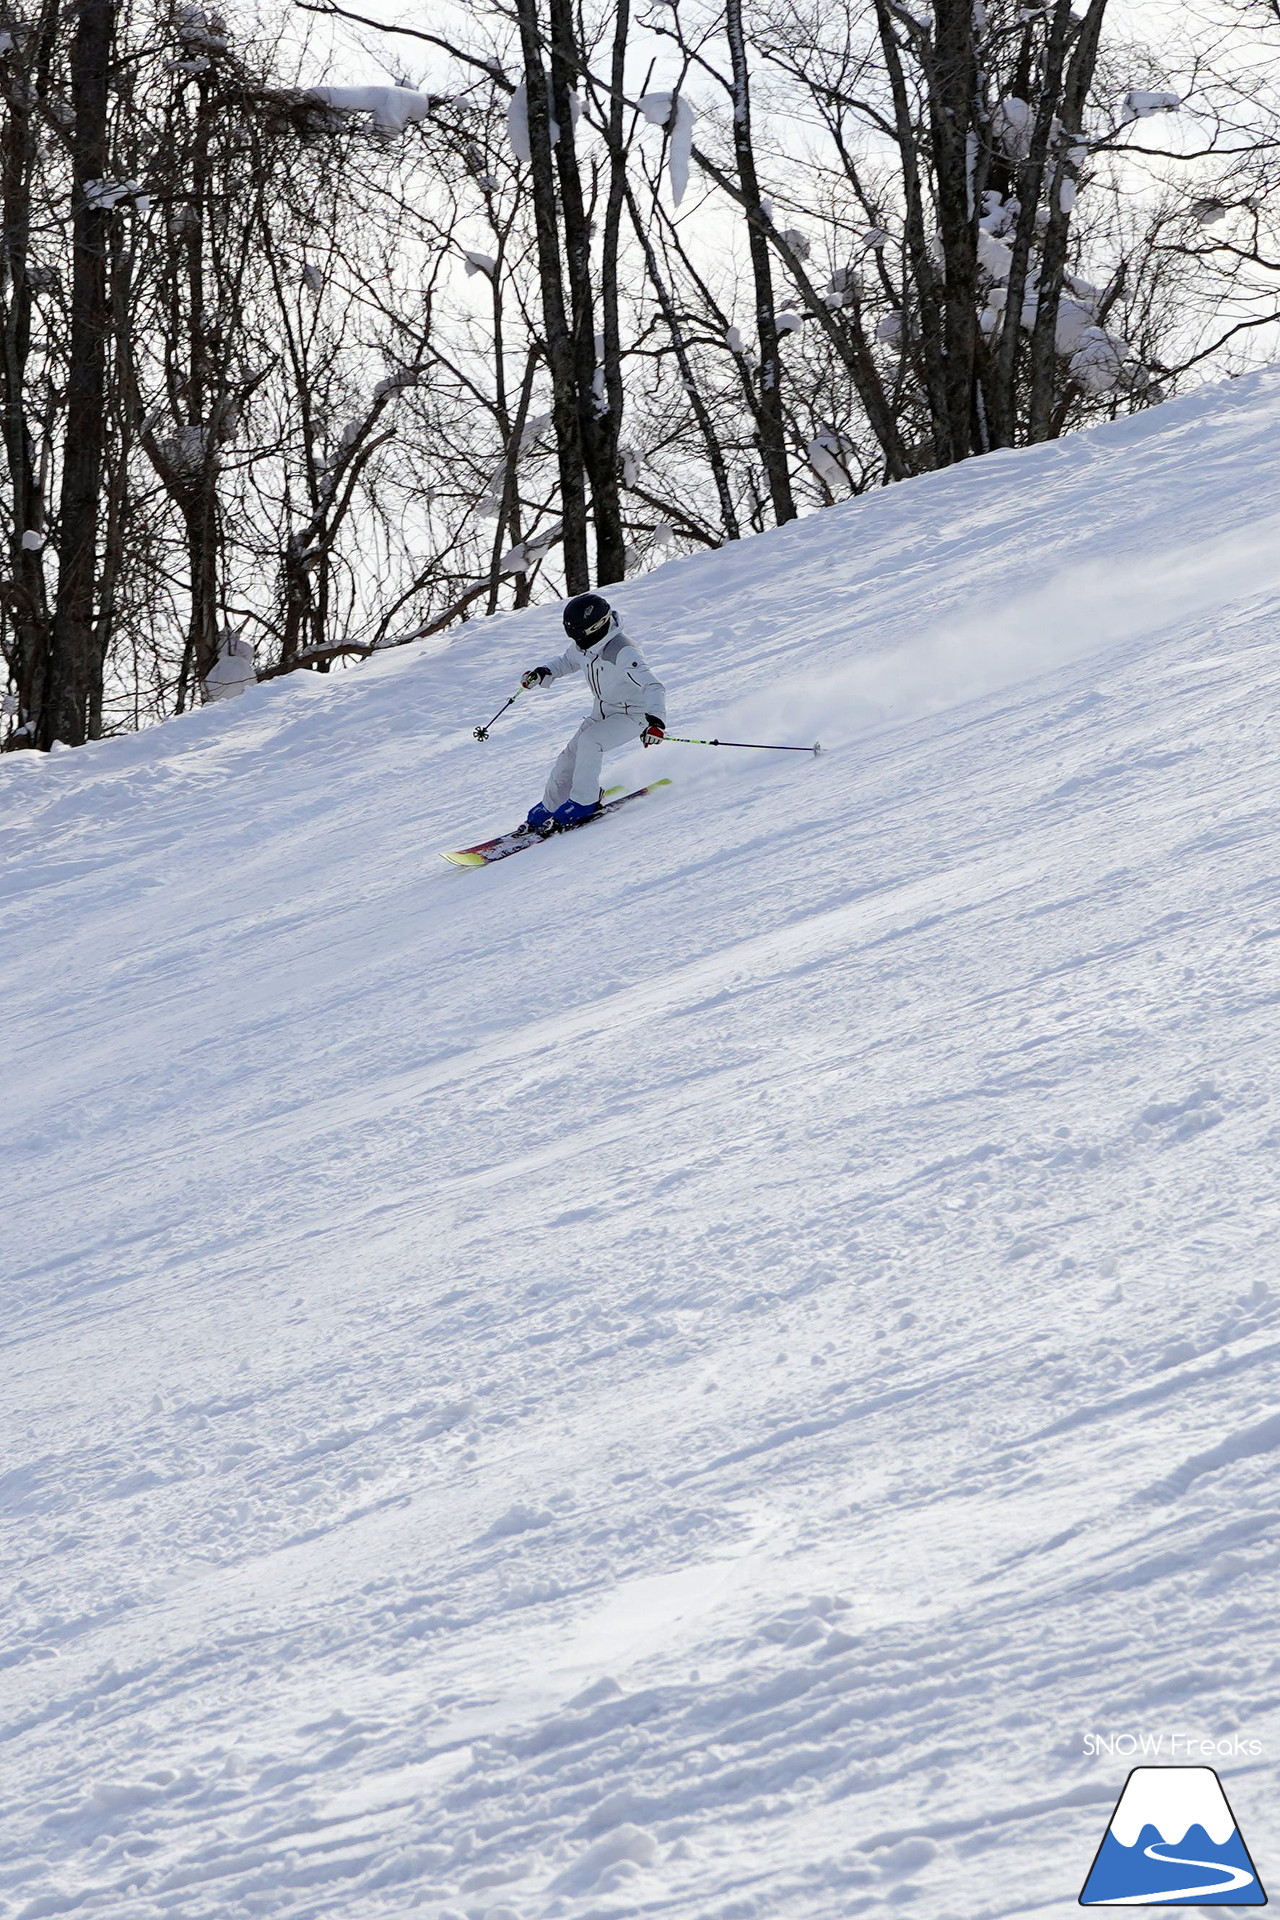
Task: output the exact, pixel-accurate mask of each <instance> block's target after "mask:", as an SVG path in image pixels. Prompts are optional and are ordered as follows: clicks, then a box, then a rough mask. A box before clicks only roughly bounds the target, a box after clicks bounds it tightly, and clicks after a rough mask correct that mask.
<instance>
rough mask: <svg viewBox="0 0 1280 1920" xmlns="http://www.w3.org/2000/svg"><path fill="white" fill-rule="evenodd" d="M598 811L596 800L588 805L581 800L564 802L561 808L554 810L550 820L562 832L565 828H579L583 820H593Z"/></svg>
mask: <svg viewBox="0 0 1280 1920" xmlns="http://www.w3.org/2000/svg"><path fill="white" fill-rule="evenodd" d="M599 811H600V802H599V801H598V800H592V801H591V802H590V803H589V804H584V803H583V802H582V801H581V800H566V801H565V802H564V804H563V806H559V807H557V808H556V810H555V812H554V813H553V814H552V816H551V818H552V819H553V820H554V821H555V823H556V826H557V827H559V828H560V829H561V831H562V832H563V830H564V828H565V827H580V826H581V825H582V823H583V821H584V820H594V819H595V817H596V815H597V814H598V813H599Z"/></svg>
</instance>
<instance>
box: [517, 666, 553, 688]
mask: <svg viewBox="0 0 1280 1920" xmlns="http://www.w3.org/2000/svg"><path fill="white" fill-rule="evenodd" d="M550 678H551V669H550V667H530V669H529V671H528V673H526V674H525V676H524V678H523V679H522V680H521V682H520V685H521V686H522V687H540V686H541V685H542V683H543V681H544V680H549V679H550Z"/></svg>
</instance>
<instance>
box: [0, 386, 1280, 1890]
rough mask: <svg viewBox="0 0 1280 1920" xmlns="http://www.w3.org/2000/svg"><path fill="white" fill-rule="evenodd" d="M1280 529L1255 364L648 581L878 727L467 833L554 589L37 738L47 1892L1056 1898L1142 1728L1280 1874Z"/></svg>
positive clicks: (26, 1876)
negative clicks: (110, 735)
mask: <svg viewBox="0 0 1280 1920" xmlns="http://www.w3.org/2000/svg"><path fill="white" fill-rule="evenodd" d="M1278 506H1280V375H1276V374H1265V375H1261V376H1258V377H1256V378H1252V379H1250V380H1246V381H1241V382H1238V383H1236V384H1234V385H1231V386H1227V387H1224V388H1218V389H1214V390H1210V391H1206V392H1205V393H1202V394H1200V395H1198V396H1195V397H1193V398H1191V399H1189V400H1186V401H1181V402H1177V403H1174V404H1171V405H1169V406H1167V407H1164V408H1162V409H1160V410H1158V411H1155V412H1153V413H1150V414H1148V415H1146V416H1144V417H1142V418H1141V419H1137V420H1134V421H1131V422H1127V423H1122V424H1120V425H1117V426H1115V427H1112V428H1108V429H1105V430H1103V431H1100V432H1097V433H1094V434H1091V435H1088V436H1083V437H1080V438H1076V439H1073V440H1070V441H1066V442H1063V443H1061V444H1058V445H1055V446H1051V447H1047V448H1043V449H1039V450H1036V451H1033V452H1028V453H1020V454H1016V455H998V456H994V457H992V458H989V459H986V460H982V461H976V462H974V463H972V464H971V465H969V466H966V467H964V468H962V469H960V470H958V471H954V472H949V473H944V474H940V475H937V476H932V477H930V478H928V479H926V480H922V481H917V482H914V483H912V484H910V485H907V486H901V487H897V488H894V489H892V490H890V491H887V492H884V493H880V494H876V495H874V496H871V497H868V498H866V499H863V500H860V501H855V502H853V503H852V504H850V505H848V506H845V507H841V508H838V509H834V510H831V511H829V512H826V513H823V514H820V515H818V516H816V517H814V518H812V519H809V520H806V521H804V522H803V523H801V524H799V525H796V526H792V527H789V528H787V529H785V530H783V531H781V532H778V533H774V534H770V535H768V536H766V537H763V538H760V539H756V540H752V541H749V542H746V543H744V544H743V545H741V546H739V547H735V548H732V549H729V550H726V551H723V552H719V553H715V554H709V555H706V556H704V557H699V558H696V559H692V560H685V561H681V562H677V563H673V564H671V565H668V566H666V567H664V568H662V569H661V571H659V572H657V573H655V574H653V575H652V576H650V577H649V578H647V579H645V580H644V581H643V582H639V583H637V584H635V585H634V586H629V587H628V588H627V589H626V590H625V592H621V593H620V594H619V596H618V597H619V600H620V604H621V605H622V607H623V609H624V611H625V614H626V616H627V619H628V623H629V625H630V627H631V629H632V631H633V632H634V634H635V636H636V638H637V639H638V640H639V641H640V643H641V645H642V646H643V648H644V651H645V653H646V655H647V657H648V658H649V659H650V660H651V662H652V664H653V665H654V667H655V668H656V669H657V670H658V671H659V672H660V673H661V674H662V675H663V676H664V678H665V679H666V680H667V682H668V685H669V688H670V690H671V707H672V721H673V728H674V730H675V731H677V732H691V733H706V734H710V733H718V734H720V735H721V736H726V735H727V736H729V737H731V738H748V739H749V738H752V737H757V738H765V739H769V738H774V739H782V740H798V741H801V742H804V741H809V740H812V739H814V738H815V737H820V738H821V739H822V741H823V743H824V746H825V747H826V748H827V751H826V752H825V753H824V755H823V756H822V757H821V758H819V759H816V760H814V759H807V758H804V757H802V756H795V757H792V756H788V755H765V754H748V753H729V752H713V751H705V752H700V751H699V750H697V749H693V748H677V747H664V748H661V749H658V750H657V751H656V752H653V753H649V754H644V753H641V752H640V751H639V750H638V749H637V750H635V751H634V752H633V753H632V754H631V755H630V756H628V757H627V758H626V759H624V760H622V761H619V762H615V763H613V765H612V766H611V767H610V770H609V772H610V777H611V778H612V779H615V780H626V781H627V782H628V784H636V783H637V781H638V780H639V779H642V778H644V777H646V776H647V777H649V778H652V777H654V776H655V775H656V774H657V773H659V772H661V773H664V774H667V775H669V776H671V777H672V778H673V780H674V783H675V784H674V785H673V786H672V787H671V788H670V789H669V790H667V791H666V792H665V793H664V794H662V795H658V796H655V797H653V798H652V799H648V800H643V801H640V802H637V803H636V805H635V806H634V807H632V808H630V809H628V810H626V811H624V812H623V813H620V814H619V815H617V816H616V817H615V818H613V819H611V820H610V821H609V822H608V823H605V824H602V825H600V826H599V827H591V828H588V829H587V830H586V831H584V832H582V833H578V834H574V835H572V836H569V837H568V838H566V839H564V840H560V841H556V842H553V843H551V844H550V845H548V846H546V847H539V848H537V849H535V850H533V851H531V852H529V853H527V854H522V855H520V856H519V857H518V858H517V859H514V860H511V861H508V862H506V863H504V864H503V865H501V866H495V867H492V868H489V869H487V870H483V871H481V870H472V871H457V870H453V869H451V868H449V867H448V866H446V864H445V863H444V862H442V861H440V860H439V859H437V857H436V854H437V849H439V848H442V847H450V846H459V845H465V844H466V843H467V842H468V841H470V840H474V839H477V838H479V837H481V835H483V834H484V833H486V832H494V831H497V830H498V829H500V828H502V827H504V826H506V825H509V824H511V823H512V822H513V821H514V820H515V819H516V818H518V817H519V816H520V814H521V813H522V812H523V810H524V808H525V806H526V805H527V804H528V803H529V801H531V800H532V799H533V798H535V797H536V795H537V793H538V791H539V789H540V786H541V781H542V777H543V773H544V770H545V767H546V765H547V763H548V761H549V760H550V758H551V756H552V755H553V753H554V752H555V750H556V749H557V748H558V746H559V744H560V742H561V740H562V739H563V738H564V737H565V736H566V735H567V734H568V732H569V731H570V730H571V728H572V726H573V725H574V724H575V723H576V719H577V716H578V713H579V711H580V708H581V698H580V691H579V690H577V689H574V690H571V691H566V690H564V689H559V690H557V691H555V692H554V693H543V694H540V695H538V696H536V697H535V696H530V697H527V698H526V699H524V700H522V701H521V702H520V704H519V705H518V706H517V707H516V708H514V709H513V710H512V712H511V713H510V714H508V715H506V716H505V717H504V719H503V720H502V722H501V724H500V726H498V727H496V728H495V730H494V734H493V737H492V739H491V740H490V741H489V742H488V744H487V745H483V746H482V745H478V744H477V743H476V742H475V741H474V740H473V739H472V737H471V729H472V727H473V726H474V725H475V724H476V723H477V722H478V721H481V720H484V719H486V718H487V717H488V716H489V715H490V714H491V713H492V712H493V710H494V709H495V708H496V707H497V706H498V704H499V703H500V701H501V700H502V698H503V697H504V696H505V695H506V693H507V692H508V691H509V690H510V688H511V687H512V685H513V684H514V682H515V678H516V675H517V673H518V671H519V670H520V669H522V668H523V667H526V666H528V665H531V664H534V663H535V662H537V661H538V660H539V659H540V658H545V657H546V656H547V655H548V653H550V652H551V651H553V650H554V649H555V647H556V646H557V645H558V644H560V642H559V641H558V636H557V633H556V627H557V613H556V610H555V609H554V608H550V609H546V610H541V611H537V612H533V613H529V614H526V615H521V616H515V617H511V618H505V619H501V620H496V621H493V622H489V623H485V624H476V625H470V626H466V627H463V628H460V629H458V630H456V632H455V634H454V635H453V636H452V637H451V639H450V642H449V644H448V645H447V646H445V647H444V648H443V649H442V650H437V651H434V652H433V651H430V650H428V649H425V648H410V649H406V650H405V651H403V652H400V653H395V654H393V655H389V656H387V657H385V658H383V659H380V660H377V661H375V662H374V663H372V664H371V665H369V666H368V667H366V668H364V669H360V670H358V671H352V672H348V673H343V674H336V673H335V674H333V675H331V676H327V677H322V676H314V677H312V676H301V675H299V676H296V677H293V678H290V679H287V680H284V681H277V682H275V683H273V684H271V685H268V686H265V687H262V688H259V689H256V690H255V691H253V692H251V693H250V694H248V695H246V696H245V698H244V699H242V700H240V701H237V702H232V703H228V704H226V705H220V706H218V707H214V708H210V709H207V710H206V711H204V712H202V713H200V714H196V715H192V716H189V717H188V718H186V719H184V720H182V721H180V722H177V723H174V724H172V725H169V726H165V727H162V728H160V729H158V730H156V731H154V732H150V733H146V734H143V735H141V736H137V737H134V738H130V739H126V740H119V741H114V742H110V743H106V744H103V745H101V746H97V747H94V748H91V749H87V750H85V751H82V752H77V753H71V752H60V753H55V754H54V755H52V756H50V757H48V758H41V757H38V756H35V755H17V756H12V757H9V758H7V759H5V760H4V761H3V762H2V763H0V798H2V804H3V816H4V821H5V833H4V847H3V861H4V864H3V921H2V923H0V924H2V926H3V948H2V951H0V982H2V986H0V993H2V998H0V1005H3V1007H4V1011H5V1060H4V1067H5V1071H4V1088H5V1090H4V1100H3V1110H2V1115H0V1126H2V1128H3V1140H2V1142H0V1167H2V1168H3V1183H4V1192H5V1208H4V1258H3V1266H4V1270H5V1275H6V1278H5V1282H4V1291H3V1317H2V1327H0V1337H2V1338H3V1342H4V1375H3V1378H4V1389H3V1416H4V1425H5V1442H4V1461H3V1466H4V1469H5V1470H4V1472H3V1476H2V1477H0V1496H2V1499H3V1516H4V1522H5V1528H6V1531H5V1554H6V1558H5V1563H4V1568H3V1577H2V1581H0V1589H2V1590H3V1592H4V1593H5V1595H6V1596H7V1597H6V1600H5V1605H4V1609H3V1629H4V1633H5V1636H6V1644H7V1652H6V1653H5V1655H4V1659H5V1661H6V1662H7V1665H6V1666H5V1667H4V1670H3V1672H0V1734H2V1736H3V1738H2V1739H0V1754H2V1755H3V1761H4V1765H5V1770H6V1771H5V1780H6V1784H5V1787H4V1802H5V1805H4V1809H3V1816H2V1831H3V1841H2V1842H0V1914H3V1915H4V1916H5V1920H36V1916H44V1915H62V1914H73V1915H76V1914H81V1913H84V1914H103V1915H105V1916H109V1920H242V1917H243V1916H251V1915H268V1916H288V1917H289V1920H293V1916H313V1915H317V1916H318V1915H335V1916H342V1920H396V1917H398V1916H401V1915H404V1914H407V1913H410V1912H412V1913H421V1914H423V1915H425V1916H428V1920H451V1917H452V1920H457V1916H463V1915H465V1916H469V1917H470V1920H485V1917H486V1916H487V1920H543V1917H544V1916H564V1920H579V1917H580V1916H591V1920H596V1916H609V1915H622V1914H657V1915H662V1916H664V1920H693V1917H694V1916H696V1917H697V1920H756V1916H759V1920H800V1916H804V1917H805V1920H809V1917H810V1916H813V1917H815V1920H816V1917H817V1916H822V1917H823V1920H827V1917H828V1916H829V1917H830V1920H845V1916H850V1915H857V1914H862V1913H870V1914H881V1913H884V1914H890V1913H897V1912H908V1913H916V1914H919V1915H921V1916H928V1920H979V1916H992V1920H994V1916H997V1915H998V1916H1012V1915H1018V1914H1032V1913H1035V1914H1040V1913H1053V1914H1057V1915H1063V1916H1065V1915H1066V1913H1067V1912H1068V1910H1071V1911H1074V1910H1075V1908H1074V1901H1075V1897H1076V1894H1077V1892H1078V1891H1079V1888H1080V1885H1081V1883H1082V1881H1083V1879H1084V1876H1085V1874H1086V1872H1087V1871H1088V1868H1089V1863H1090V1861H1091V1859H1092V1858H1093V1855H1094V1853H1095V1851H1096V1849H1097V1847H1098V1844H1099V1841H1100V1839H1101V1837H1102V1834H1103V1832H1104V1831H1105V1829H1106V1823H1107V1821H1108V1819H1109V1818H1110V1814H1111V1810H1112V1808H1113V1807H1114V1805H1115V1801H1116V1797H1117V1795H1118V1793H1119V1791H1120V1788H1121V1786H1122V1785H1123V1782H1124V1777H1125V1775H1126V1773H1127V1772H1128V1770H1129V1767H1130V1766H1131V1765H1132V1764H1133V1760H1132V1759H1130V1758H1119V1757H1106V1756H1105V1755H1104V1756H1103V1757H1098V1756H1097V1755H1091V1754H1089V1753H1087V1752H1086V1750H1085V1736H1086V1734H1089V1733H1091V1732H1094V1733H1101V1734H1110V1733H1115V1732H1119V1733H1124V1734H1129V1733H1146V1734H1148V1735H1149V1736H1155V1735H1157V1734H1165V1735H1168V1734H1170V1733H1177V1734H1178V1735H1179V1736H1183V1735H1186V1734H1189V1733H1190V1734H1195V1735H1196V1736H1198V1737H1206V1738H1213V1739H1215V1740H1224V1741H1226V1742H1227V1743H1228V1744H1230V1740H1231V1738H1232V1737H1233V1736H1234V1735H1237V1734H1238V1735H1241V1736H1242V1737H1244V1738H1245V1739H1246V1740H1255V1739H1256V1740H1258V1741H1260V1742H1261V1743H1262V1753H1261V1757H1252V1758H1250V1757H1248V1756H1247V1753H1246V1754H1245V1756H1244V1757H1239V1758H1235V1759H1231V1758H1226V1759H1216V1760H1214V1761H1212V1762H1211V1764H1215V1765H1217V1766H1218V1768H1219V1770H1220V1772H1221V1774H1222V1777H1223V1780H1224V1782H1225V1784H1226V1787H1227V1792H1228V1795H1229V1797H1230V1799H1231V1802H1232V1805H1233V1807H1234V1810H1235V1812H1236V1815H1237V1817H1238V1819H1239V1821H1240V1826H1241V1830H1242V1832H1243V1834H1244V1836H1245V1839H1246V1841H1247V1843H1248V1845H1249V1848H1250V1850H1251V1852H1252V1853H1253V1856H1254V1859H1255V1861H1256V1862H1257V1865H1258V1870H1259V1872H1260V1874H1261V1876H1262V1879H1263V1883H1264V1884H1267V1883H1268V1882H1269V1881H1271V1882H1274V1881H1276V1880H1280V1849H1278V1846H1277V1840H1276V1834H1277V1819H1276V1775H1275V1755H1276V1751H1277V1741H1278V1740H1280V1710H1278V1707H1277V1700H1278V1698H1280V1688H1278V1686H1277V1672H1278V1670H1280V1669H1278V1666H1277V1656H1278V1653H1280V1648H1278V1645H1277V1641H1278V1638H1280V1635H1278V1630H1277V1617H1278V1613H1277V1577H1276V1569H1277V1564H1278V1562H1280V1493H1278V1491H1277V1473H1278V1469H1280V1318H1278V1316H1277V1307H1278V1297H1280V1274H1278V1272H1277V1265H1278V1261H1277V1252H1276V1249H1277V1245H1280V1197H1278V1194H1277V1178H1276V1167H1277V1154H1278V1151H1280V1108H1278V1107H1277V1104H1276V1100H1275V1095H1274V1093H1273V1090H1272V1085H1271V1082H1272V1076H1273V1072H1274V1067H1275V1062H1276V1059H1277V1055H1278V1053H1280V858H1278V855H1277V838H1276V793H1277V760H1278V755H1280V631H1278V628H1280V518H1278V517H1277V507H1278ZM1144 1757H1145V1758H1146V1759H1147V1760H1149V1761H1154V1760H1157V1759H1159V1758H1161V1757H1164V1758H1165V1759H1167V1758H1168V1757H1169V1749H1168V1747H1167V1746H1166V1747H1165V1749H1164V1754H1163V1756H1161V1755H1159V1754H1156V1753H1148V1754H1147V1755H1145V1756H1143V1755H1138V1756H1137V1758H1139V1759H1141V1758H1144ZM1175 1757H1178V1758H1187V1759H1191V1760H1193V1761H1195V1762H1197V1763H1199V1764H1205V1763H1206V1762H1207V1761H1208V1756H1206V1755H1204V1754H1201V1753H1193V1754H1185V1753H1179V1754H1178V1755H1177V1756H1175Z"/></svg>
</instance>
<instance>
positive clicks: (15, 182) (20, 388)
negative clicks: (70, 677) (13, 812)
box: [0, 0, 58, 746]
mask: <svg viewBox="0 0 1280 1920" xmlns="http://www.w3.org/2000/svg"><path fill="white" fill-rule="evenodd" d="M57 19H58V10H57V6H56V4H52V0H51V4H48V5H46V6H45V8H44V9H43V13H42V17H41V23H40V29H39V33H38V35H37V37H36V40H35V44H34V45H33V46H32V47H31V48H30V49H28V50H25V51H27V58H26V60H25V61H24V62H23V64H22V66H21V67H19V65H18V57H19V56H18V50H17V49H16V48H15V49H14V50H12V51H11V53H10V55H9V62H10V68H11V72H12V80H11V82H10V84H9V85H8V86H7V87H6V89H5V96H4V107H5V113H4V119H3V123H2V124H0V214H2V217H3V221H4V238H3V250H4V261H3V270H2V274H0V282H2V283H7V288H8V299H7V301H6V302H5V303H4V307H3V321H4V324H3V329H2V331H0V432H2V433H3V438H4V449H5V461H6V465H7V467H8V473H9V488H10V496H11V499H12V503H13V505H12V512H13V536H12V542H11V547H10V553H9V584H8V588H7V591H6V594H5V599H6V602H7V606H8V613H9V620H10V624H11V626H12V629H13V635H14V644H13V647H12V648H11V654H10V660H9V667H10V672H11V675H12V678H13V680H14V682H15V684H16V686H17V689H18V709H19V710H18V727H17V729H16V730H15V732H14V734H13V736H12V738H11V744H13V745H23V746H30V745H33V744H34V742H35V739H36V737H37V735H38V732H39V726H40V716H41V710H42V708H43V703H44V694H45V689H46V676H47V669H48V649H49V608H48V599H47V595H46V591H45V578H44V559H43V555H42V552H41V549H40V548H39V547H32V546H30V545H24V543H23V538H22V536H23V534H24V533H27V532H31V533H38V534H41V535H43V533H44V531H45V502H44V495H43V492H42V490H41V486H40V478H39V468H38V465H37V461H36V449H35V437H34V435H33V433H32V430H31V423H30V419H29V416H28V411H27V360H28V357H29V355H30V351H31V316H32V298H31V284H30V280H29V278H28V272H27V269H28V265H29V259H30V241H31V193H32V179H33V174H34V169H35V165H36V156H37V150H38V139H39V123H38V121H37V117H36V112H35V108H36V104H37V91H36V85H35V74H36V71H37V69H43V68H44V67H45V66H46V65H47V62H48V59H49V55H50V50H51V47H52V42H53V37H54V34H55V33H56V31H57Z"/></svg>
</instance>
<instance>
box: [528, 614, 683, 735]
mask: <svg viewBox="0 0 1280 1920" xmlns="http://www.w3.org/2000/svg"><path fill="white" fill-rule="evenodd" d="M545 664H546V670H547V672H548V673H549V674H550V675H551V678H552V679H553V680H563V679H564V677H565V675H566V674H570V673H585V674H586V676H587V685H588V686H589V687H590V688H591V692H592V694H593V695H594V698H595V706H594V710H593V711H594V717H595V719H597V720H608V719H612V718H613V716H614V715H625V716H626V717H627V718H628V719H630V720H634V721H635V722H636V724H637V725H638V726H643V724H644V718H645V715H646V714H648V713H651V714H652V715H653V717H654V719H655V720H661V721H662V723H663V725H664V726H665V725H666V719H667V695H666V689H665V688H664V687H663V685H662V682H661V681H660V680H655V679H654V677H653V674H652V673H651V672H650V670H649V668H648V667H646V665H645V663H644V661H643V660H642V659H641V658H640V655H639V653H638V652H637V651H636V649H635V647H634V646H633V645H632V643H631V641H630V640H628V638H627V636H626V634H625V633H623V632H622V631H621V630H620V629H619V628H618V626H617V624H616V622H615V624H614V625H613V626H612V627H611V628H610V630H609V632H608V633H607V634H606V635H605V637H604V639H603V640H597V641H596V644H595V646H594V647H588V648H587V650H586V651H585V652H584V651H583V649H582V648H581V647H580V646H579V645H578V644H577V642H576V641H573V642H571V643H570V645H569V646H568V647H566V648H565V650H564V652H563V653H562V654H561V655H560V656H559V658H558V659H555V660H548V661H547V662H546V663H545Z"/></svg>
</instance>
